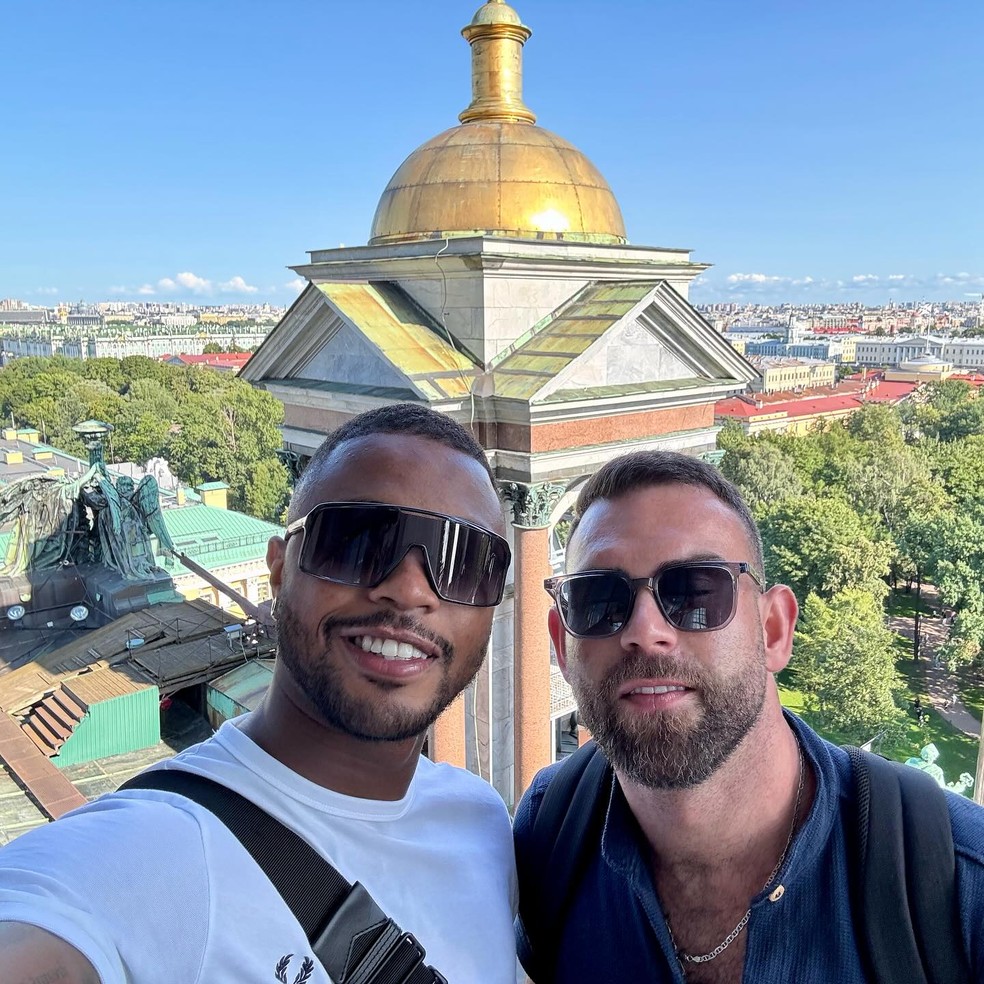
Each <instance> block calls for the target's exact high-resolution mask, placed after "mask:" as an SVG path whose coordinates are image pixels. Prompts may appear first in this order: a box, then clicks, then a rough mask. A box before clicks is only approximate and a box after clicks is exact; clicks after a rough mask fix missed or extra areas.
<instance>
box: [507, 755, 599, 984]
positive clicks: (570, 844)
mask: <svg viewBox="0 0 984 984" xmlns="http://www.w3.org/2000/svg"><path fill="white" fill-rule="evenodd" d="M610 774H611V767H610V766H609V764H608V760H607V759H606V758H605V756H604V754H602V751H601V749H600V748H598V746H597V744H596V743H595V742H594V741H590V742H587V743H586V744H585V745H582V746H581V747H580V748H579V749H578V750H577V751H576V752H575V753H574V754H573V755H571V756H570V757H569V758H568V759H567V760H566V761H565V762H564V764H563V765H562V766H561V767H560V768H559V769H558V770H557V773H556V774H555V775H554V776H553V777H552V778H551V780H550V785H549V786H547V790H546V792H545V793H544V795H543V801H542V802H541V803H540V809H539V810H538V811H537V815H536V819H535V820H534V821H533V829H532V831H531V836H530V840H529V843H528V852H527V854H526V855H525V856H524V858H522V859H520V860H521V863H520V866H519V877H520V883H519V913H520V917H521V918H522V921H523V928H524V929H525V930H526V935H527V938H528V939H529V941H530V946H531V949H532V950H533V957H534V959H535V961H536V965H537V968H538V973H537V975H536V981H537V984H549V982H550V981H552V980H553V979H554V975H555V968H556V964H557V953H558V947H559V945H560V930H561V926H562V924H563V921H564V916H565V915H566V912H567V908H568V906H569V905H570V903H571V900H572V899H573V897H574V892H575V889H576V887H577V883H578V881H579V880H580V878H581V875H582V874H583V873H584V867H585V865H586V863H587V860H588V858H589V857H590V856H591V854H592V846H593V844H594V842H595V838H594V836H593V835H594V833H595V832H596V831H598V830H600V829H601V826H602V822H603V820H604V813H605V811H604V806H605V802H604V791H605V789H607V788H608V783H607V782H606V781H605V780H606V777H607V776H609V775H610Z"/></svg>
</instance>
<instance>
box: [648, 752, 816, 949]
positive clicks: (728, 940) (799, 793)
mask: <svg viewBox="0 0 984 984" xmlns="http://www.w3.org/2000/svg"><path fill="white" fill-rule="evenodd" d="M796 749H797V751H798V752H799V781H798V782H797V784H796V802H795V803H794V804H793V819H792V820H791V821H790V824H789V836H788V837H787V838H786V846H785V847H784V848H783V849H782V854H780V855H779V860H778V861H777V862H776V866H775V867H774V868H773V869H772V874H771V875H769V878H768V881H766V883H765V885H763V886H762V891H763V892H764V891H765V890H766V889H767V888H768V887H769V886H770V885H771V884H772V883H773V882H774V881H775V878H776V875H778V874H779V870H780V869H781V868H782V866H783V865H784V864H785V862H786V855H787V854H788V853H789V848H790V847H791V846H792V843H793V834H794V833H796V818H797V817H798V816H799V811H800V804H801V803H802V800H803V786H804V784H805V779H806V763H805V761H804V758H803V746H802V745H801V744H800V741H799V738H797V739H796ZM780 887H781V886H780ZM751 915H752V908H751V906H749V907H748V909H747V910H746V911H745V915H743V916H742V917H741V919H739V920H738V925H737V926H735V928H734V929H733V930H731V932H730V933H728V935H727V936H725V938H724V939H723V940H722V941H721V942H720V943H718V945H717V946H716V947H714V949H713V950H711V951H710V952H709V953H700V954H695V953H683V952H682V951H681V950H680V948H679V947H678V946H677V944H676V940H675V939H674V938H673V930H672V929H670V921H669V920H668V919H667V920H666V928H667V929H668V930H669V933H670V942H671V943H672V944H673V949H674V950H675V951H676V955H677V958H678V959H679V960H681V961H683V962H685V963H692V964H702V963H707V962H708V961H709V960H713V959H714V958H715V957H719V956H720V955H721V954H722V953H724V951H725V950H727V949H728V947H729V946H731V944H732V943H734V941H735V940H736V939H738V937H739V936H740V935H741V931H742V930H743V929H744V928H745V927H746V926H747V925H748V920H749V919H750V918H751Z"/></svg>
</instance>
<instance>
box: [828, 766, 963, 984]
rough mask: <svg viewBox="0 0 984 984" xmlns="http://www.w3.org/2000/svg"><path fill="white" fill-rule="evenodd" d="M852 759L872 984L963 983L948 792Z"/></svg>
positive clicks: (903, 772)
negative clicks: (903, 982)
mask: <svg viewBox="0 0 984 984" xmlns="http://www.w3.org/2000/svg"><path fill="white" fill-rule="evenodd" d="M847 752H848V754H849V755H850V757H851V764H852V766H853V768H854V778H855V788H856V806H857V828H856V832H855V836H856V839H857V850H858V862H859V863H858V864H857V865H856V868H857V890H856V892H855V895H854V897H855V903H856V904H855V906H854V908H855V913H856V918H857V920H858V929H859V933H860V935H861V938H862V939H863V940H864V943H865V950H866V953H867V957H868V959H869V961H870V965H871V966H870V971H871V973H872V974H873V975H874V980H875V981H876V982H878V984H897V982H899V981H906V982H907V984H965V982H967V981H970V980H971V975H970V970H969V968H968V966H967V962H966V955H965V952H964V945H963V934H962V932H961V927H960V910H959V904H958V899H957V893H956V884H955V882H956V861H955V857H954V852H953V832H952V829H951V826H950V812H949V810H948V808H947V803H946V796H945V795H944V793H943V790H942V789H940V787H939V785H937V783H936V782H935V781H934V780H933V779H932V778H931V777H930V776H927V775H925V774H923V773H921V772H919V770H917V769H913V768H911V767H909V766H905V765H902V764H901V763H898V762H889V761H887V760H886V759H883V758H881V757H880V756H878V755H872V754H870V753H868V752H864V751H862V750H861V749H859V748H853V747H848V748H847ZM858 903H859V904H858Z"/></svg>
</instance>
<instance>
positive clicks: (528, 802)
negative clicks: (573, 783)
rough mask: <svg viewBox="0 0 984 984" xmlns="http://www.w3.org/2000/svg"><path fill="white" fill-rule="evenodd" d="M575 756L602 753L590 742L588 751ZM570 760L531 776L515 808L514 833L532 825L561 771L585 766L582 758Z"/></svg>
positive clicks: (567, 759) (523, 830) (550, 766)
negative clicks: (530, 780) (531, 778)
mask: <svg viewBox="0 0 984 984" xmlns="http://www.w3.org/2000/svg"><path fill="white" fill-rule="evenodd" d="M575 754H580V755H581V756H593V755H594V754H599V755H600V754H602V753H601V751H600V749H599V748H598V747H597V745H595V744H594V743H593V742H592V743H591V746H590V749H588V750H584V751H581V752H579V753H575ZM571 758H572V757H571V756H569V757H567V758H565V759H562V760H561V761H559V762H554V763H553V764H552V765H548V766H545V767H544V768H542V769H540V771H539V772H537V773H536V775H534V776H533V781H532V782H531V783H530V786H529V789H527V790H526V792H525V793H523V796H522V799H520V801H519V804H518V805H517V807H516V815H515V818H514V819H513V829H514V830H515V831H516V832H518V833H519V834H522V833H524V832H525V831H526V830H527V829H528V828H529V827H531V826H532V825H533V823H534V821H535V820H536V818H537V814H538V813H539V812H540V807H541V806H542V804H543V798H544V796H546V793H547V790H548V789H549V788H550V784H551V783H552V782H553V781H554V780H555V779H556V778H557V776H558V775H559V774H560V772H561V771H562V770H565V769H570V768H577V767H579V766H580V765H583V764H585V762H584V758H581V759H579V760H578V761H577V762H572V761H571ZM572 792H573V790H572Z"/></svg>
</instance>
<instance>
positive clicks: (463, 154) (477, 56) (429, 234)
mask: <svg viewBox="0 0 984 984" xmlns="http://www.w3.org/2000/svg"><path fill="white" fill-rule="evenodd" d="M461 33H462V34H463V35H464V36H465V38H466V39H467V40H468V42H469V44H470V45H471V46H472V101H471V104H470V105H469V106H468V108H467V109H466V110H465V111H464V112H463V113H461V115H460V117H459V119H460V120H461V124H462V125H461V126H456V127H452V128H451V129H450V130H445V132H444V133H441V134H438V135H437V136H436V137H434V138H433V139H431V140H428V141H427V143H425V144H423V146H421V147H418V148H417V149H416V150H415V151H414V152H413V153H412V154H411V155H410V156H409V157H408V158H407V159H406V160H405V161H404V162H403V163H402V164H401V165H400V167H399V169H398V170H397V172H396V174H394V175H393V177H392V178H391V179H390V182H389V184H388V185H387V186H386V190H385V191H384V192H383V195H382V197H381V198H380V200H379V205H378V207H377V208H376V215H375V218H374V219H373V223H372V233H371V235H370V239H369V242H370V244H372V245H376V244H379V243H395V242H409V241H414V240H421V239H444V238H445V237H456V236H476V235H479V236H507V237H511V238H520V239H557V240H572V241H575V242H593V243H624V242H625V241H626V240H625V224H624V222H623V221H622V212H621V209H620V208H619V207H618V202H617V201H616V200H615V196H614V195H613V194H612V190H611V188H609V187H608V183H607V182H606V181H605V179H604V178H603V177H602V176H601V173H600V172H599V171H598V169H597V168H596V167H595V166H594V165H593V164H592V163H591V161H589V160H588V159H587V157H585V156H584V154H582V153H581V152H580V151H579V150H578V149H577V148H576V147H574V146H572V145H571V144H569V143H568V142H567V141H566V140H564V139H563V138H561V137H558V136H557V135H556V134H554V133H551V132H550V131H549V130H544V129H543V128H542V127H538V126H534V125H533V124H534V123H535V121H536V117H535V116H534V115H533V113H532V112H531V111H530V110H529V109H528V108H527V107H526V106H525V105H524V103H523V97H522V84H523V71H522V48H523V45H524V44H525V42H526V40H527V38H529V36H530V33H531V32H530V29H529V28H528V27H526V26H525V25H524V24H523V23H522V22H521V21H520V18H519V15H518V14H517V13H516V11H514V10H513V9H512V7H510V6H509V5H508V4H506V3H504V2H502V0H489V2H488V3H486V4H484V5H483V6H482V7H481V8H480V9H479V10H478V12H477V13H476V14H475V16H474V18H473V19H472V21H471V23H470V24H469V25H468V26H467V27H466V28H465V29H464V30H463V31H462V32H461Z"/></svg>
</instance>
